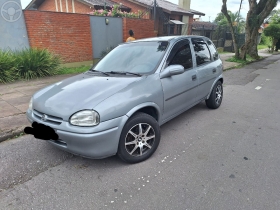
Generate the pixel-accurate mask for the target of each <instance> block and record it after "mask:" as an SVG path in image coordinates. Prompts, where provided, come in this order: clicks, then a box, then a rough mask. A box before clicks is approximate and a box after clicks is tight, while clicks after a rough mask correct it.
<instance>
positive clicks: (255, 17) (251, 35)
mask: <svg viewBox="0 0 280 210" xmlns="http://www.w3.org/2000/svg"><path fill="white" fill-rule="evenodd" d="M278 1H279V0H258V1H257V0H250V1H249V11H248V13H247V19H246V29H245V34H246V41H245V44H244V45H243V46H242V47H241V53H240V58H241V59H243V60H246V54H249V55H250V56H251V57H252V58H255V59H258V58H259V55H258V49H257V46H258V36H259V32H258V30H259V28H260V26H261V25H262V23H263V22H264V20H265V19H266V18H267V17H268V16H269V14H270V13H271V11H272V10H273V8H275V7H276V5H277V2H278ZM222 2H223V5H222V10H221V11H222V13H223V14H224V15H225V16H226V18H227V20H228V22H229V25H230V27H231V33H232V35H233V37H234V31H233V27H232V22H233V21H232V20H231V17H230V16H229V14H228V10H227V0H222ZM234 41H235V39H234ZM237 51H238V50H237ZM237 51H236V49H235V55H239V52H237Z"/></svg>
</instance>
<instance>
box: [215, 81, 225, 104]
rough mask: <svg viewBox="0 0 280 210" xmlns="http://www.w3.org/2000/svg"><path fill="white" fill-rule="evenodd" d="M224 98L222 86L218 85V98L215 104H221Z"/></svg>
mask: <svg viewBox="0 0 280 210" xmlns="http://www.w3.org/2000/svg"><path fill="white" fill-rule="evenodd" d="M222 98H223V90H222V86H221V85H218V86H217V88H216V98H215V102H216V104H220V103H221V101H222Z"/></svg>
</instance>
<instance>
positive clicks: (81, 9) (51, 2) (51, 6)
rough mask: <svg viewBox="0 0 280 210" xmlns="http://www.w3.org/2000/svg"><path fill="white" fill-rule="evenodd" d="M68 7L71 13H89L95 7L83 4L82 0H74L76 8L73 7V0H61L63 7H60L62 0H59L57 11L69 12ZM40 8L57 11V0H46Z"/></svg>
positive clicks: (41, 9) (40, 9)
mask: <svg viewBox="0 0 280 210" xmlns="http://www.w3.org/2000/svg"><path fill="white" fill-rule="evenodd" d="M66 1H67V4H66ZM67 8H68V12H69V13H80V14H87V13H89V12H91V11H93V9H94V8H93V7H90V6H87V5H85V4H82V3H81V2H79V1H76V0H74V10H73V7H72V0H61V7H60V0H57V12H67ZM38 10H39V11H54V12H55V11H56V3H55V0H45V1H44V2H43V3H42V4H41V6H40V7H39V8H38Z"/></svg>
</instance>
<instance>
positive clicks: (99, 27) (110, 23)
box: [90, 16, 123, 58]
mask: <svg viewBox="0 0 280 210" xmlns="http://www.w3.org/2000/svg"><path fill="white" fill-rule="evenodd" d="M90 30H91V38H92V48H93V49H92V50H93V58H101V57H102V56H103V55H104V54H106V53H107V52H108V51H109V50H111V49H112V48H114V47H116V46H117V45H118V44H120V43H122V42H123V23H122V18H117V17H99V16H91V17H90Z"/></svg>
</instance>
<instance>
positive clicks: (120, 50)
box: [93, 41, 168, 74]
mask: <svg viewBox="0 0 280 210" xmlns="http://www.w3.org/2000/svg"><path fill="white" fill-rule="evenodd" d="M167 46H168V42H166V41H164V42H163V41H161V42H138V43H130V44H124V45H120V46H118V47H116V48H115V49H114V50H112V51H111V52H110V53H109V54H107V55H106V56H105V57H104V58H103V59H102V60H101V61H100V62H99V63H98V64H96V66H94V67H93V69H94V70H97V71H102V72H111V71H114V72H131V73H137V74H149V73H152V72H153V71H154V70H155V68H156V67H157V65H158V64H159V62H160V61H161V58H162V56H163V55H164V53H165V51H166V49H167Z"/></svg>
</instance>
